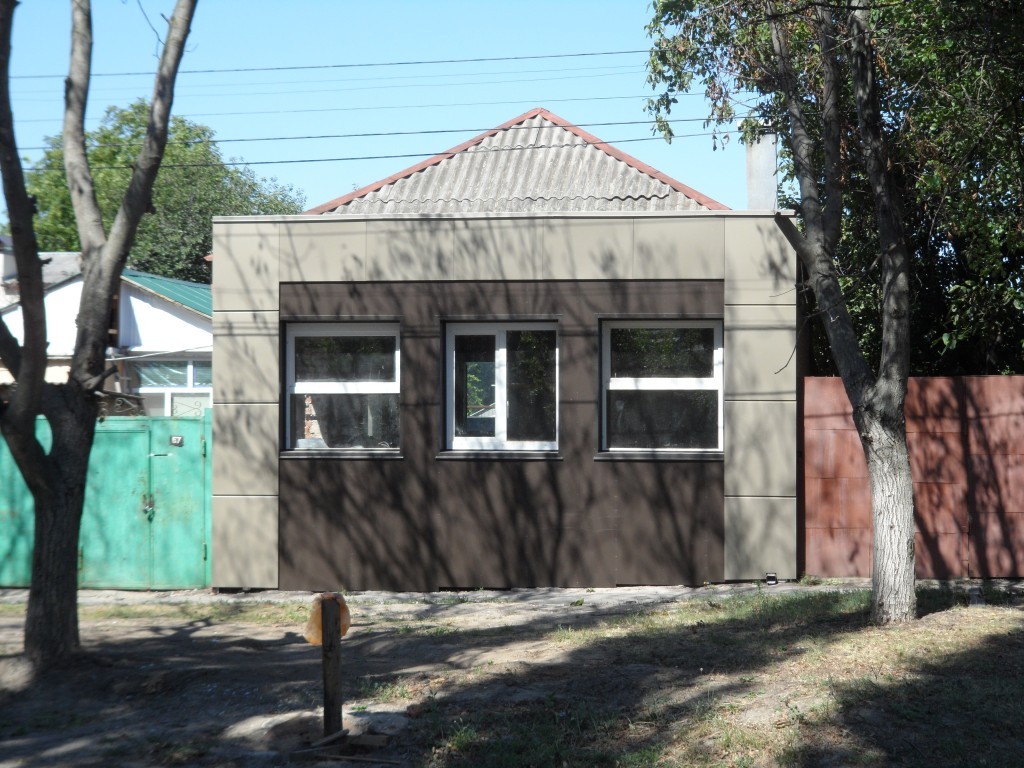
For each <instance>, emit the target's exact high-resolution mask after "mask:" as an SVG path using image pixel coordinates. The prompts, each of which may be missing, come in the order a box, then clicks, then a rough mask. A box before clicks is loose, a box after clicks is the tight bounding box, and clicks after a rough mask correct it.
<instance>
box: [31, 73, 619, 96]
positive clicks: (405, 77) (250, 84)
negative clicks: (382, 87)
mask: <svg viewBox="0 0 1024 768" xmlns="http://www.w3.org/2000/svg"><path fill="white" fill-rule="evenodd" d="M636 69H637V66H636V65H635V64H629V65H625V66H597V67H561V68H559V69H511V70H495V71H490V72H479V71H476V72H446V73H435V74H427V75H414V74H408V73H407V74H403V75H381V76H378V77H346V78H330V79H311V78H304V79H302V80H256V81H253V82H216V83H188V84H187V85H184V86H181V85H179V86H176V87H175V93H188V92H189V90H190V89H193V88H195V89H200V88H248V87H253V86H271V85H329V84H331V83H374V82H380V81H385V80H387V81H391V80H403V81H409V80H427V79H438V78H442V77H488V76H493V75H543V74H565V73H567V72H597V71H603V73H604V74H606V75H608V76H614V75H616V74H623V73H628V72H630V71H634V70H636ZM506 82H519V81H516V80H510V81H506ZM522 82H532V80H528V79H523V80H522ZM149 85H150V83H149V82H148V81H147V82H146V83H145V86H146V87H148V86H149ZM125 87H129V86H118V87H114V88H90V89H89V94H90V96H95V95H96V94H110V93H117V92H121V91H123V90H124V88H125ZM52 92H53V91H52V89H51V88H37V89H29V90H22V89H21V88H18V89H17V92H16V93H15V98H18V99H24V97H25V96H26V95H32V94H40V93H42V94H47V93H52ZM240 95H243V96H244V95H249V94H240ZM25 100H26V101H28V99H25ZM35 101H41V100H38V99H37V100H35Z"/></svg>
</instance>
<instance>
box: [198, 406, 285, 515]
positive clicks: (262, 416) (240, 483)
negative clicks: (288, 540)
mask: <svg viewBox="0 0 1024 768" xmlns="http://www.w3.org/2000/svg"><path fill="white" fill-rule="evenodd" d="M279 409H280V406H279V405H278V404H277V403H276V402H275V403H258V404H252V403H247V404H233V403H215V404H214V406H213V442H214V445H215V446H216V450H214V452H213V494H214V496H242V495H248V494H255V495H259V496H276V495H277V458H278V443H279V441H280V436H279V433H278V418H279Z"/></svg>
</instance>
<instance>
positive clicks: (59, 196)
mask: <svg viewBox="0 0 1024 768" xmlns="http://www.w3.org/2000/svg"><path fill="white" fill-rule="evenodd" d="M148 118H149V105H148V104H147V103H146V102H145V101H143V100H140V101H137V102H135V103H134V104H132V105H131V106H129V107H127V108H125V109H118V108H116V107H109V108H108V109H107V111H106V114H105V116H104V118H103V121H102V122H101V124H100V125H99V127H98V128H96V129H95V130H93V131H89V132H87V133H86V148H87V152H88V157H89V165H90V168H91V169H92V173H93V179H94V181H95V184H96V198H97V202H98V203H99V206H100V210H101V211H102V214H103V223H104V226H106V227H109V226H110V225H111V223H112V222H113V219H114V215H115V214H116V213H117V209H118V206H119V205H120V203H121V198H122V197H123V196H124V193H125V190H126V189H127V187H128V182H129V179H130V178H131V172H132V164H133V162H134V161H135V155H136V154H137V153H138V150H139V147H140V146H141V145H142V140H143V138H144V137H145V132H146V123H147V121H148ZM62 143H63V140H62V139H61V138H60V137H50V138H49V139H47V144H48V149H47V150H46V152H45V153H44V155H43V157H42V158H41V159H40V160H39V161H38V162H37V163H36V164H35V165H33V166H32V168H31V169H30V170H29V171H28V173H27V174H26V183H27V185H28V189H29V192H30V194H32V195H34V196H35V198H36V206H37V209H38V217H37V219H36V235H37V237H38V238H39V247H40V248H41V249H42V250H48V251H76V250H79V248H80V245H79V238H78V226H77V223H76V221H75V213H74V210H73V209H72V206H71V196H70V193H69V192H68V186H67V180H66V178H65V174H64V152H63V149H62ZM303 203H304V199H303V196H302V195H301V194H300V193H298V192H296V191H295V190H293V189H292V188H291V187H287V186H282V185H279V184H277V183H276V182H275V181H274V180H267V179H260V178H257V176H256V175H255V174H254V173H253V171H252V170H251V169H249V168H246V167H244V166H231V165H226V164H225V160H224V158H223V157H222V156H221V152H220V148H219V147H218V146H217V144H216V143H215V141H214V132H213V130H212V129H210V128H208V127H207V126H205V125H199V124H198V123H194V122H191V121H189V120H186V119H184V118H181V117H172V118H171V122H170V126H169V130H168V142H167V149H166V152H165V154H164V161H163V164H162V166H161V171H160V177H159V180H158V181H157V183H156V186H155V187H154V189H153V199H152V209H151V211H150V214H149V215H147V216H144V217H143V219H142V222H141V223H140V225H139V229H138V232H137V233H136V236H135V242H134V243H133V245H132V250H131V253H130V255H129V256H128V266H129V267H132V268H133V269H140V270H142V271H144V272H152V273H153V274H158V275H165V276H167V277H176V278H180V279H183V280H192V281H196V282H209V281H210V265H209V263H208V262H207V261H205V257H206V255H207V254H209V253H210V250H211V248H212V244H213V229H212V218H213V217H214V216H249V215H257V214H294V213H301V212H302V209H303Z"/></svg>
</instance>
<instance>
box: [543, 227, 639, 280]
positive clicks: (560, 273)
mask: <svg viewBox="0 0 1024 768" xmlns="http://www.w3.org/2000/svg"><path fill="white" fill-rule="evenodd" d="M538 223H539V226H540V231H541V247H542V250H543V254H544V261H543V270H544V273H543V275H542V278H544V279H547V280H610V279H623V280H628V279H630V278H631V277H632V271H633V220H632V219H543V220H540V221H539V222H538Z"/></svg>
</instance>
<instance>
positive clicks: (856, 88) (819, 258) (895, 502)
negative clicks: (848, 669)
mask: <svg viewBox="0 0 1024 768" xmlns="http://www.w3.org/2000/svg"><path fill="white" fill-rule="evenodd" d="M654 12H655V13H654V19H653V20H652V22H651V24H650V25H649V26H648V31H649V32H650V34H651V35H652V37H653V39H654V48H653V50H652V52H651V60H650V81H651V83H652V84H653V85H654V86H655V87H660V88H663V89H664V91H663V93H662V94H661V95H660V96H659V97H657V98H656V99H655V100H654V101H653V104H652V109H653V111H654V113H655V115H656V116H657V118H658V120H659V124H660V125H661V126H662V129H663V130H665V131H666V133H667V134H668V135H671V132H670V130H669V129H668V126H667V123H666V122H665V119H664V117H665V115H666V114H667V113H668V112H670V111H671V108H672V105H673V104H674V103H675V97H676V94H677V93H680V92H685V91H686V90H688V89H689V87H690V85H691V83H692V80H693V78H694V77H697V78H698V79H699V80H700V81H702V82H703V84H704V86H705V92H706V95H707V98H708V100H709V102H710V107H711V118H710V119H711V120H712V121H717V122H725V121H731V120H732V119H733V117H734V115H735V112H736V106H735V105H736V104H737V103H741V104H749V105H750V106H749V107H746V106H745V107H744V109H745V110H749V113H750V116H751V117H754V118H756V121H749V122H748V138H749V137H750V136H749V134H750V133H753V132H754V131H755V130H756V124H757V123H760V124H767V125H770V126H772V127H773V128H774V130H776V131H777V132H778V133H779V135H780V138H781V143H782V145H783V146H784V148H785V151H786V152H787V157H788V159H789V161H790V172H791V177H792V180H793V182H794V184H795V186H796V189H797V195H798V198H797V210H798V212H799V223H800V226H799V227H798V226H796V225H795V224H794V222H793V221H792V220H791V219H789V218H788V217H786V216H782V215H778V216H776V223H777V224H778V225H779V227H780V229H781V230H782V232H783V234H784V235H785V237H786V239H787V240H788V241H789V243H790V245H791V246H792V247H793V249H794V251H796V254H797V257H798V258H799V260H800V264H801V267H802V271H803V273H804V275H805V279H804V281H803V286H802V287H803V288H804V289H805V290H807V291H809V292H810V293H811V294H812V295H813V300H814V302H815V303H816V307H817V316H818V317H820V318H821V320H822V321H823V322H822V325H823V327H824V330H825V334H826V336H827V338H828V342H829V348H830V349H831V352H832V359H833V362H834V364H835V366H836V369H837V370H838V371H839V374H840V375H841V377H842V379H843V385H844V387H845V389H846V393H847V395H848V396H849V398H850V403H851V404H852V406H853V419H854V422H855V424H856V425H857V430H858V433H859V435H860V438H861V445H862V448H863V450H864V456H865V459H866V462H867V468H868V476H869V478H870V482H871V506H872V517H873V521H874V524H873V533H874V536H873V551H872V558H873V564H874V565H873V569H872V576H873V578H872V617H873V619H874V620H875V621H876V622H878V623H890V622H902V621H909V620H911V619H913V618H914V617H915V615H916V597H915V593H914V500H913V484H912V480H911V475H910V461H909V456H908V453H907V435H906V421H905V419H904V412H903V409H904V403H905V401H906V392H907V379H908V377H909V371H910V310H911V301H910V280H911V271H910V270H911V265H912V260H911V254H910V250H909V248H908V241H907V237H906V234H905V231H904V218H903V212H902V202H903V200H902V197H901V186H900V179H899V175H898V173H897V172H896V169H895V168H894V165H893V163H892V158H893V126H892V123H891V119H890V118H891V116H890V115H889V113H888V112H887V111H886V109H885V107H884V105H885V104H887V103H888V99H887V97H888V94H889V92H890V90H891V85H892V82H891V81H890V80H889V79H888V78H887V71H886V69H885V68H884V67H883V66H882V64H884V60H883V59H882V58H881V54H880V48H879V46H880V38H879V33H880V31H881V30H882V29H883V26H882V23H881V22H882V21H883V19H881V18H880V17H879V15H878V13H876V12H874V11H873V9H872V8H871V7H870V6H869V5H868V3H867V2H866V0H850V1H849V2H847V1H840V0H813V1H812V2H783V0H778V1H777V2H776V1H775V0H657V2H655V6H654ZM856 194H861V195H863V196H864V201H865V202H866V203H870V208H869V209H868V210H870V211H871V216H870V222H869V226H867V227H866V229H865V231H864V232H861V233H858V234H859V235H860V236H862V237H864V238H865V239H866V240H870V241H871V243H872V248H873V250H874V253H875V258H874V260H873V262H872V265H871V270H870V271H869V276H870V279H871V280H873V281H874V282H875V283H876V285H877V286H878V294H877V295H878V297H879V301H877V303H875V304H874V306H873V309H874V312H875V313H876V316H877V317H878V318H879V319H878V321H877V322H878V325H879V328H880V338H881V343H880V345H879V351H878V357H877V358H875V359H874V360H872V362H873V363H874V364H873V365H872V364H871V363H869V361H868V358H866V357H865V354H864V352H863V350H862V349H861V347H860V343H859V342H860V339H859V338H858V332H857V330H858V329H857V328H856V326H855V325H854V319H853V317H852V315H851V311H850V308H851V305H850V302H849V299H850V298H851V296H852V293H851V290H850V285H849V283H848V282H846V283H845V284H844V281H845V280H848V279H854V280H861V279H865V280H866V279H868V277H867V276H865V275H861V274H857V273H856V272H855V271H854V270H855V267H856V265H854V264H851V263H849V262H848V261H846V260H844V259H843V256H844V250H843V246H844V243H845V241H846V240H847V238H848V235H849V234H850V232H849V228H848V227H845V228H844V218H845V217H844V213H845V210H846V206H847V205H848V203H849V201H850V199H851V198H852V197H853V196H854V195H856ZM847 195H849V197H847Z"/></svg>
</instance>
